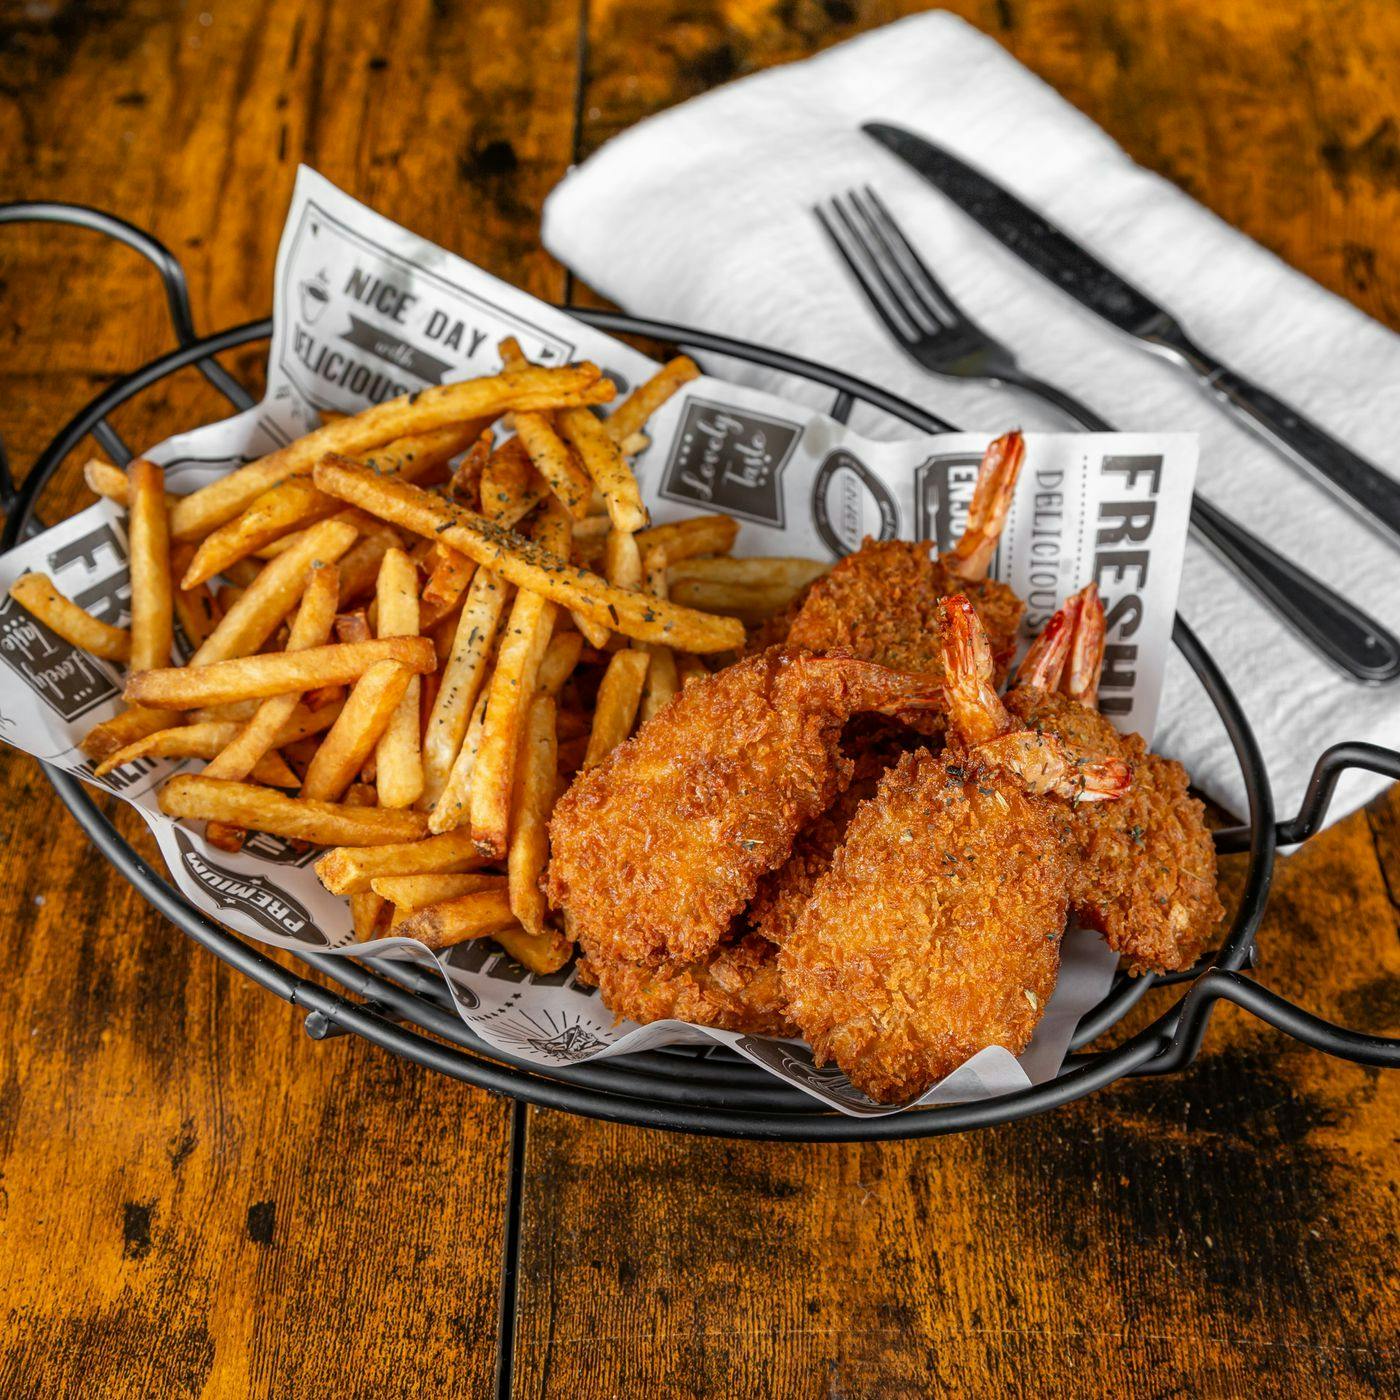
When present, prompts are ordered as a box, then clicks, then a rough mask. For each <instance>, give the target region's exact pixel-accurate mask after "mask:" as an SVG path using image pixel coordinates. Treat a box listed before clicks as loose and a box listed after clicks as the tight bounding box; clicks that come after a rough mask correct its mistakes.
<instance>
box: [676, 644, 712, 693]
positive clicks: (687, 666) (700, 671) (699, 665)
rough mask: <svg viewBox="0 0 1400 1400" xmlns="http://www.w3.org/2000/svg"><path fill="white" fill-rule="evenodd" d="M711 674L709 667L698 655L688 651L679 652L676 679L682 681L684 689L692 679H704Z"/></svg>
mask: <svg viewBox="0 0 1400 1400" xmlns="http://www.w3.org/2000/svg"><path fill="white" fill-rule="evenodd" d="M709 674H710V671H709V667H707V666H706V665H705V663H704V662H703V661H701V659H700V658H699V657H698V656H695V655H693V654H692V653H690V652H688V651H682V652H678V653H677V655H676V679H677V680H679V681H680V683H681V689H682V690H684V689H685V688H686V686H688V685H689V684H690V683H691V681H698V680H703V679H704V678H705V677H706V676H708V675H709Z"/></svg>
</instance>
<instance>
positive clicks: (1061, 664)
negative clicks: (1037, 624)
mask: <svg viewBox="0 0 1400 1400" xmlns="http://www.w3.org/2000/svg"><path fill="white" fill-rule="evenodd" d="M1072 602H1073V599H1071V600H1070V601H1069V602H1066V603H1065V605H1064V607H1062V608H1061V609H1060V610H1059V611H1058V612H1057V613H1054V614H1053V615H1052V616H1051V618H1050V620H1049V621H1048V622H1047V623H1046V624H1045V626H1044V627H1042V628H1041V629H1040V635H1039V636H1038V637H1037V638H1036V639H1035V641H1033V642H1032V643H1031V649H1030V650H1029V651H1028V652H1027V653H1026V655H1025V658H1024V660H1022V662H1021V664H1020V666H1018V667H1017V669H1016V685H1017V686H1018V687H1020V688H1026V687H1030V686H1034V687H1035V688H1036V689H1038V690H1058V689H1059V687H1060V678H1061V676H1063V675H1064V670H1065V663H1066V662H1067V661H1068V660H1069V655H1070V648H1071V645H1072V644H1073V641H1074V622H1075V619H1074V617H1073V616H1072V615H1071V612H1072V609H1071V606H1070V604H1071V603H1072Z"/></svg>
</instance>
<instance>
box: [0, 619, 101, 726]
mask: <svg viewBox="0 0 1400 1400" xmlns="http://www.w3.org/2000/svg"><path fill="white" fill-rule="evenodd" d="M0 659H3V660H4V661H5V663H6V664H7V665H8V666H9V668H10V669H11V670H12V671H14V672H15V673H16V674H17V675H18V676H19V678H20V679H21V680H22V681H23V682H24V683H25V684H26V685H27V686H28V687H29V688H30V690H32V691H33V692H34V694H35V695H37V696H38V697H39V698H40V699H41V700H42V701H43V702H44V703H45V704H46V705H47V706H48V707H49V708H50V709H51V710H53V711H54V712H55V713H56V714H58V715H59V716H60V717H61V718H62V719H64V720H75V719H78V718H79V717H80V716H82V715H85V714H87V712H88V711H89V710H91V709H94V708H96V706H98V705H101V704H103V703H104V702H105V701H108V700H114V699H116V697H117V695H118V693H119V692H118V689H117V683H116V680H115V678H114V676H113V675H112V673H111V672H110V671H108V669H107V668H106V666H105V665H104V664H103V663H102V662H101V661H98V660H97V659H96V658H95V657H92V656H89V655H88V654H87V652H85V651H79V650H78V648H77V647H75V646H70V645H69V643H67V642H65V641H64V640H63V638H62V637H60V636H58V635H57V634H55V633H53V632H50V631H49V629H48V628H47V627H45V626H44V624H43V623H42V622H40V621H38V619H36V618H33V617H31V616H30V615H29V614H28V613H27V612H25V610H24V609H23V608H22V607H20V605H19V604H18V603H16V602H15V600H14V599H13V598H9V597H6V598H3V599H0Z"/></svg>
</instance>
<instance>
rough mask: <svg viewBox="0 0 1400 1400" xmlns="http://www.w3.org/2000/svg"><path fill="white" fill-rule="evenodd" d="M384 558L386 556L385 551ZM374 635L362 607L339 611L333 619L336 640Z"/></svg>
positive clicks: (357, 640)
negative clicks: (349, 610) (343, 611)
mask: <svg viewBox="0 0 1400 1400" xmlns="http://www.w3.org/2000/svg"><path fill="white" fill-rule="evenodd" d="M385 558H388V554H387V552H386V554H385ZM372 636H374V629H373V628H372V627H371V626H370V625H369V613H368V612H366V611H365V609H364V608H355V609H354V610H352V611H351V612H346V613H339V614H338V615H337V616H336V619H335V639H336V641H338V642H367V641H369V639H370V638H371V637H372Z"/></svg>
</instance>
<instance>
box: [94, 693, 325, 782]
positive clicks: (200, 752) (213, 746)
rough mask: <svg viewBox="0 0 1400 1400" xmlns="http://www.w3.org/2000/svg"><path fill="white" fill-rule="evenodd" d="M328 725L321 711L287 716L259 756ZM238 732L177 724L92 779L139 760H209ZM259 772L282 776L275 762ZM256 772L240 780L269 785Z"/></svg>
mask: <svg viewBox="0 0 1400 1400" xmlns="http://www.w3.org/2000/svg"><path fill="white" fill-rule="evenodd" d="M332 722H333V721H332V720H331V719H330V718H329V717H328V716H327V715H326V712H325V711H320V712H313V711H310V710H305V711H303V712H302V713H301V714H300V715H296V714H295V713H293V714H290V715H288V716H287V718H286V719H285V720H284V721H283V722H282V724H281V725H280V726H279V727H278V728H277V729H276V730H275V731H274V732H273V735H272V738H273V741H274V742H272V743H269V744H268V745H267V749H265V750H264V751H263V753H264V754H266V753H267V752H268V750H271V749H274V748H280V747H281V746H282V745H283V744H292V743H295V742H296V741H297V740H298V739H304V738H306V737H307V735H308V734H317V733H319V732H320V731H321V730H323V729H328V728H329V727H330V725H331V723H332ZM239 728H240V726H239V725H238V724H237V723H235V722H234V721H232V720H203V721H200V722H198V723H195V724H179V725H175V726H174V727H173V728H170V729H161V730H159V731H157V732H156V733H154V734H147V735H146V736H145V737H144V738H141V739H137V740H135V741H134V742H133V743H130V744H127V745H126V746H125V747H124V748H121V749H118V750H117V751H116V752H115V753H113V754H110V755H108V757H106V758H105V759H103V760H102V762H101V763H99V764H98V765H97V767H96V768H94V769H93V776H94V777H98V778H101V777H104V776H105V775H106V774H108V773H110V772H111V771H112V770H113V769H115V768H120V767H121V766H122V765H123V764H126V763H135V762H136V760H137V759H141V758H209V759H212V758H215V757H216V756H217V755H218V754H219V753H220V752H221V751H222V750H223V749H224V748H225V747H227V745H228V744H229V743H231V742H232V741H233V740H234V739H235V738H236V737H237V736H238V731H239ZM258 757H259V760H261V758H262V757H263V755H262V754H260V755H259V756H258ZM262 771H263V772H267V773H278V774H285V772H286V769H285V767H284V766H283V765H282V764H281V762H280V760H279V761H278V762H276V763H273V764H270V765H268V767H266V768H265V769H263V770H262ZM257 772H258V763H257V761H255V762H254V763H253V764H252V765H251V766H250V767H249V768H248V769H247V770H246V773H245V774H243V775H240V776H246V774H247V773H252V774H254V781H256V782H259V783H264V782H268V781H270V780H269V779H268V778H265V777H260V776H257ZM203 776H204V777H206V778H220V777H223V776H224V774H222V773H215V772H212V771H211V770H210V769H207V768H206V769H205V770H204V774H203ZM292 786H295V784H292Z"/></svg>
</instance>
